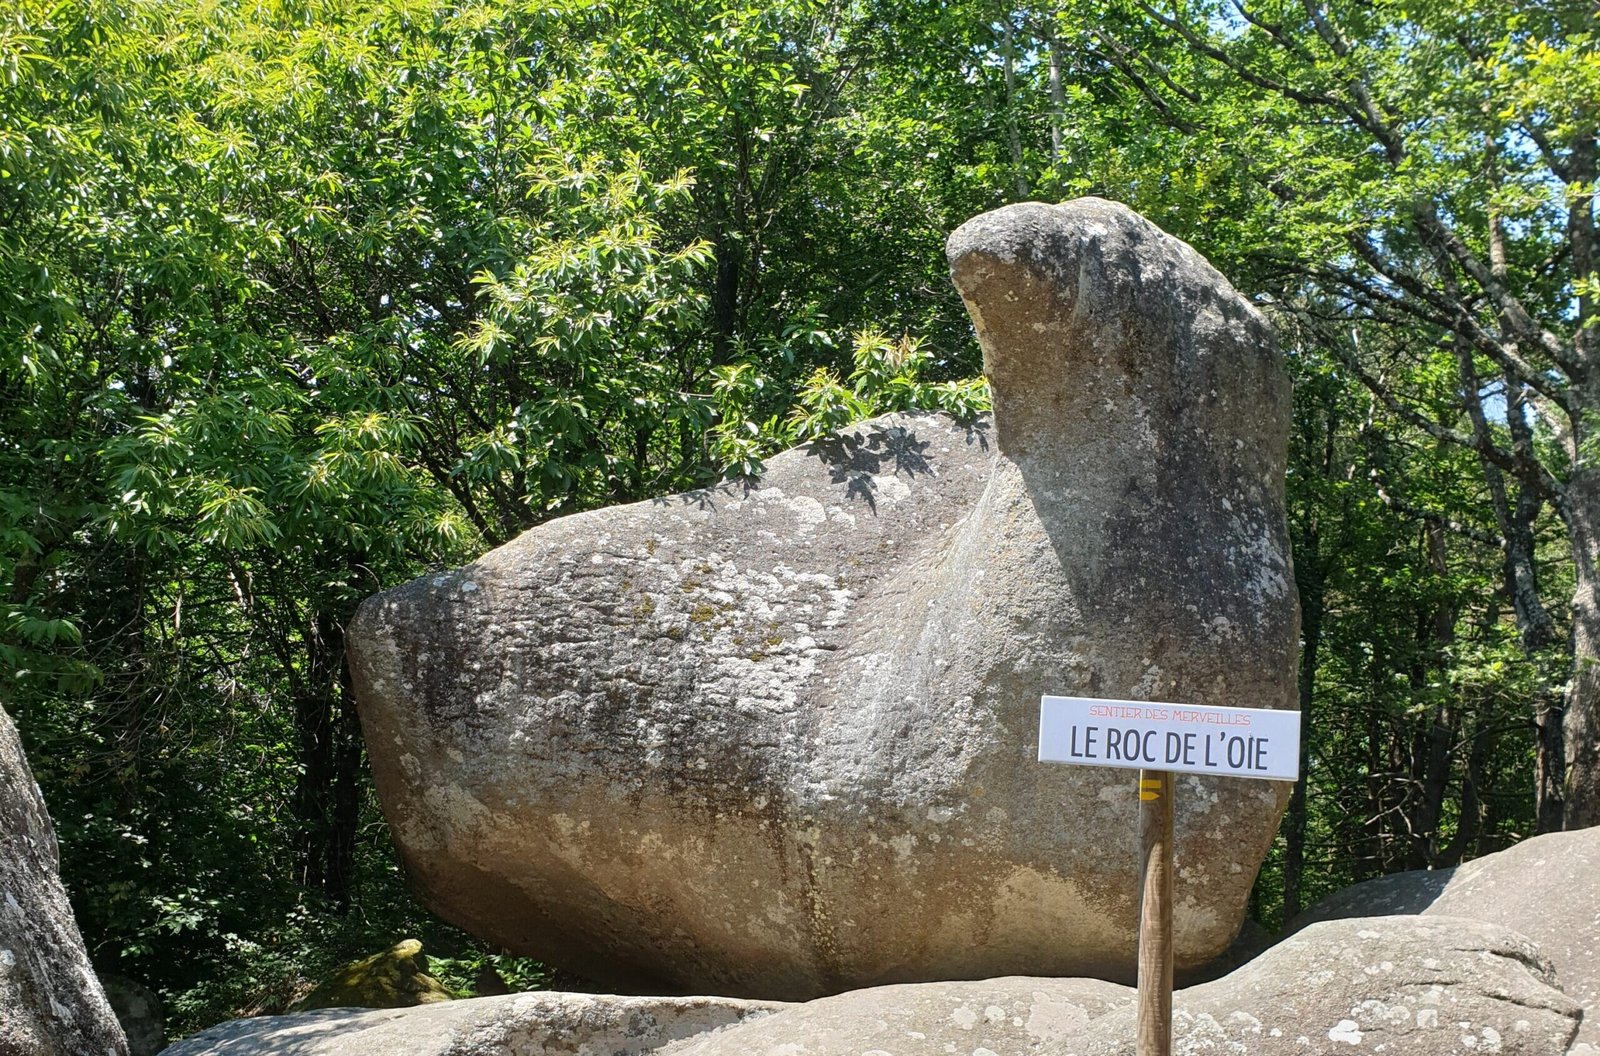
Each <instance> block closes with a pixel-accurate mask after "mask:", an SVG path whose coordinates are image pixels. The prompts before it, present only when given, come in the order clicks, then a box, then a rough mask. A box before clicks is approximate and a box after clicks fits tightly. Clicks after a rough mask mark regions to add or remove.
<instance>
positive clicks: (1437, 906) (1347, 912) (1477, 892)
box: [1290, 828, 1600, 1052]
mask: <svg viewBox="0 0 1600 1056" xmlns="http://www.w3.org/2000/svg"><path fill="white" fill-rule="evenodd" d="M1380 913H1424V914H1428V915H1441V916H1450V917H1470V918H1471V919H1473V920H1482V921H1488V922H1489V923H1491V924H1500V925H1503V926H1505V927H1508V928H1512V929H1514V930H1516V931H1519V932H1521V933H1522V934H1524V935H1526V936H1527V937H1528V938H1530V939H1532V940H1533V941H1534V942H1535V943H1536V944H1537V945H1538V947H1539V952H1540V953H1541V954H1542V955H1543V956H1545V957H1547V958H1549V960H1550V963H1551V964H1552V965H1554V966H1555V972H1556V979H1557V980H1558V982H1559V984H1560V986H1561V989H1562V990H1564V991H1565V992H1566V994H1567V995H1568V996H1569V997H1571V998H1572V999H1574V1000H1575V1001H1577V1002H1578V1004H1580V1005H1582V1006H1583V1008H1584V1009H1585V1014H1584V1021H1583V1027H1582V1029H1581V1030H1580V1031H1579V1033H1578V1040H1579V1042H1580V1043H1582V1044H1585V1045H1589V1046H1593V1047H1594V1048H1591V1050H1590V1051H1591V1052H1596V1051H1600V828H1592V829H1580V830H1578V831H1576V832H1553V833H1549V834H1547V835H1544V836H1535V837H1533V838H1532V839H1529V840H1524V841H1522V842H1521V843H1519V844H1516V845H1515V846H1512V847H1508V848H1506V849H1505V850H1503V851H1497V852H1495V853H1494V854H1488V855H1485V856H1483V857H1482V858H1477V859H1474V860H1473V861H1470V862H1467V863H1466V864H1465V865H1462V866H1459V867H1457V868H1455V869H1439V870H1431V871H1429V870H1418V871H1416V872H1409V873H1395V874H1392V875H1390V876H1385V877H1380V878H1378V879H1376V880H1369V881H1367V882H1366V883H1361V884H1354V885H1352V886H1350V887H1347V888H1345V889H1344V890H1342V891H1337V892H1335V893H1334V894H1332V895H1329V896H1328V897H1327V898H1324V899H1322V900H1321V901H1319V902H1317V903H1315V904H1314V905H1312V906H1310V907H1309V908H1308V909H1307V910H1306V911H1305V912H1304V913H1302V914H1301V915H1300V916H1299V917H1297V918H1295V920H1294V921H1292V922H1291V923H1290V927H1291V929H1293V930H1298V929H1300V928H1303V927H1306V926H1307V925H1309V924H1312V923H1315V922H1317V921H1322V920H1333V919H1338V918H1341V917H1350V916H1372V915H1375V914H1380Z"/></svg>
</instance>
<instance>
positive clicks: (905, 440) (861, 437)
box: [805, 418, 990, 514]
mask: <svg viewBox="0 0 1600 1056" xmlns="http://www.w3.org/2000/svg"><path fill="white" fill-rule="evenodd" d="M965 424H966V438H967V443H968V444H977V445H978V446H979V447H980V448H981V449H983V450H985V451H987V450H988V449H989V427H990V423H989V419H987V418H979V419H974V420H973V421H971V422H968V423H965ZM930 446H931V443H930V442H929V441H927V440H923V439H921V438H919V437H918V436H917V433H916V430H915V427H908V426H904V425H891V426H883V425H875V426H874V427H873V428H872V429H871V430H868V431H865V432H852V433H844V434H842V435H840V436H833V437H827V438H825V439H822V440H817V441H813V442H812V443H811V444H809V445H807V447H806V448H805V451H806V454H808V455H810V456H811V457H813V458H817V459H820V460H821V461H822V462H823V463H824V464H826V465H827V466H828V467H829V469H830V470H831V476H830V478H829V482H830V483H832V484H841V485H843V486H844V497H845V499H846V500H849V501H860V502H865V503H866V504H867V508H868V509H869V510H871V511H872V512H873V513H874V514H876V513H877V512H878V500H877V493H878V482H877V478H878V477H880V476H882V475H883V474H885V473H890V474H892V475H893V476H896V477H900V476H904V477H913V478H914V477H919V476H937V475H938V473H937V471H936V470H935V469H934V463H933V459H931V458H930V457H929V454H928V448H929V447H930Z"/></svg>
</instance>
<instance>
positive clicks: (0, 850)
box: [0, 709, 128, 1056]
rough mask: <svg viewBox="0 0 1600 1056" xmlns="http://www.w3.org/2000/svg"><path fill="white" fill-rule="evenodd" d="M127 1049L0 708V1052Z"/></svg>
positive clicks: (27, 1054) (88, 1055)
mask: <svg viewBox="0 0 1600 1056" xmlns="http://www.w3.org/2000/svg"><path fill="white" fill-rule="evenodd" d="M127 1051H128V1043H127V1040H126V1039H125V1038H124V1037H123V1035H122V1028H121V1027H120V1026H118V1025H117V1018H116V1016H115V1015H113V1014H112V1012H111V1006H110V1005H109V1004H108V1003H107V1002H106V995H105V992H104V991H103V990H101V988H100V982H99V980H98V979H96V978H95V974H94V969H92V968H91V967H90V966H89V956H88V954H87V953H86V952H85V951H84V948H83V937H82V936H81V935H79V934H78V924H77V921H76V920H74V919H73V916H72V906H71V905H70V904H69V903H68V902H67V893H66V892H65V891H64V890H62V887H61V878H60V875H59V873H58V871H57V852H56V835H55V829H54V827H52V826H51V824H50V815H49V814H48V813H47V812H46V811H45V806H44V800H43V799H42V798H41V797H40V795H39V786H38V785H37V784H36V783H35V782H34V780H33V771H32V770H30V769H29V768H28V760H27V759H25V758H24V757H23V755H22V744H21V742H20V741H18V739H17V729H16V727H15V726H13V725H12V724H11V716H9V715H7V714H6V713H5V711H4V710H3V709H0V1053H4V1054H5V1056H106V1054H116V1056H124V1054H126V1053H127Z"/></svg>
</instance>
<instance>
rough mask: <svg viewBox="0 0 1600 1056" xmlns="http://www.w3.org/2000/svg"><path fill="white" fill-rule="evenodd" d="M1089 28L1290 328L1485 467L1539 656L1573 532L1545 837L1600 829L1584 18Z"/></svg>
mask: <svg viewBox="0 0 1600 1056" xmlns="http://www.w3.org/2000/svg"><path fill="white" fill-rule="evenodd" d="M1076 14H1077V18H1076V20H1075V21H1074V22H1073V25H1074V26H1075V28H1076V29H1077V31H1078V33H1079V35H1080V39H1082V40H1084V41H1085V47H1086V48H1087V49H1089V50H1090V51H1091V52H1093V53H1097V54H1099V55H1101V56H1102V57H1103V58H1104V61H1105V64H1106V69H1107V72H1108V74H1111V75H1114V76H1116V77H1117V78H1119V79H1121V80H1122V81H1123V82H1124V83H1127V84H1130V85H1132V86H1133V89H1134V90H1136V91H1137V93H1138V94H1139V96H1140V98H1142V99H1143V100H1144V102H1145V105H1146V108H1147V112H1149V113H1150V114H1151V115H1152V116H1153V117H1154V118H1155V119H1156V120H1158V121H1160V122H1161V123H1162V124H1163V125H1164V126H1165V127H1166V128H1167V129H1168V130H1169V131H1170V132H1173V133H1177V134H1180V135H1181V137H1182V140H1181V142H1182V150H1183V151H1184V153H1185V154H1187V155H1189V156H1190V157H1194V158H1198V159H1201V160H1200V163H1201V164H1205V163H1207V162H1209V163H1210V167H1211V168H1212V171H1216V167H1217V166H1219V165H1226V166H1227V167H1228V169H1229V170H1231V174H1232V175H1231V179H1230V180H1228V181H1227V182H1228V183H1229V184H1230V185H1231V187H1232V190H1231V191H1230V192H1226V193H1227V194H1228V195H1229V197H1231V198H1232V199H1233V200H1234V201H1235V202H1236V203H1237V202H1243V203H1248V204H1249V206H1250V208H1248V209H1246V210H1243V211H1242V215H1247V216H1249V217H1251V218H1252V219H1251V222H1250V225H1249V228H1248V229H1246V230H1240V227H1239V225H1237V224H1234V225H1230V230H1231V231H1233V232H1237V233H1239V234H1242V235H1244V238H1243V239H1242V240H1241V241H1240V242H1239V243H1237V244H1236V245H1235V247H1234V248H1233V250H1232V252H1233V253H1234V254H1235V255H1240V254H1241V251H1243V252H1242V255H1243V256H1245V257H1246V258H1248V259H1249V260H1250V261H1251V264H1250V271H1249V273H1251V274H1253V275H1254V277H1255V281H1257V282H1258V283H1259V284H1260V286H1261V288H1263V289H1264V290H1268V291H1271V292H1272V293H1273V294H1274V298H1275V300H1276V302H1277V305H1278V307H1279V309H1280V310H1281V311H1284V312H1290V313H1297V314H1299V315H1300V316H1301V317H1302V319H1303V320H1304V321H1305V322H1306V323H1307V324H1313V323H1314V324H1316V325H1317V326H1318V328H1319V330H1318V332H1319V333H1320V334H1321V339H1322V341H1323V342H1324V344H1325V345H1326V347H1327V348H1328V349H1330V350H1333V351H1335V352H1337V353H1338V354H1339V355H1340V356H1341V357H1342V362H1343V363H1344V364H1345V365H1346V367H1347V368H1348V369H1349V370H1350V371H1351V372H1352V376H1353V377H1355V378H1356V379H1358V380H1359V381H1360V382H1361V383H1362V384H1363V385H1364V386H1366V387H1367V389H1368V390H1369V391H1371V392H1372V393H1373V394H1374V395H1375V396H1376V397H1377V399H1378V400H1379V401H1380V402H1381V403H1382V404H1383V406H1384V408H1385V409H1386V410H1387V412H1388V413H1391V414H1393V415H1395V416H1397V417H1398V418H1399V419H1400V420H1402V421H1404V422H1405V423H1406V424H1407V425H1408V426H1409V427H1410V428H1411V429H1414V430H1416V431H1417V432H1419V433H1421V434H1423V435H1426V436H1428V437H1430V438H1433V439H1435V440H1437V441H1439V442H1442V443H1446V444H1450V445H1454V446H1457V447H1461V448H1464V449H1466V450H1468V451H1471V452H1472V453H1473V454H1474V456H1475V457H1476V458H1477V459H1478V461H1479V467H1480V472H1481V473H1482V475H1483V479H1484V483H1485V486H1486V489H1487V498H1488V500H1489V504H1490V508H1491V509H1492V511H1493V514H1494V519H1495V527H1494V530H1495V533H1496V535H1497V538H1498V543H1499V546H1500V547H1501V549H1502V552H1503V555H1504V575H1505V579H1506V590H1507V592H1508V594H1509V597H1510V599H1511V601H1512V603H1513V609H1514V613H1515V616H1516V619H1517V622H1518V628H1519V631H1520V633H1521V636H1522V640H1523V643H1524V645H1525V646H1526V648H1527V649H1528V650H1529V651H1530V653H1533V654H1538V653H1540V652H1541V651H1542V650H1543V649H1544V648H1545V646H1546V645H1547V643H1548V642H1549V640H1550V639H1551V638H1552V636H1553V635H1554V634H1555V633H1556V630H1555V629H1556V624H1557V621H1556V620H1554V619H1553V618H1552V616H1551V614H1550V612H1549V609H1548V606H1547V604H1546V602H1545V600H1544V592H1543V591H1542V590H1541V584H1540V583H1539V577H1540V570H1539V560H1538V555H1537V554H1536V553H1535V551H1534V547H1533V538H1534V534H1535V533H1534V528H1535V524H1536V521H1537V517H1538V514H1539V512H1540V510H1541V509H1544V508H1548V509H1550V510H1552V511H1553V512H1554V513H1555V515H1556V516H1557V517H1559V518H1560V520H1561V523H1562V525H1563V526H1564V528H1565V531H1566V535H1567V540H1568V544H1569V552H1570V555H1571V560H1572V567H1573V569H1574V581H1573V589H1572V595H1571V606H1570V645H1571V651H1572V652H1571V655H1572V660H1571V671H1570V677H1569V679H1568V680H1567V684H1566V688H1565V695H1564V701H1561V702H1558V700H1557V699H1556V694H1555V693H1536V694H1535V704H1534V709H1535V722H1536V724H1537V726H1538V729H1539V741H1538V745H1539V748H1538V759H1539V763H1538V769H1539V772H1540V774H1541V777H1540V780H1539V785H1538V791H1539V798H1540V806H1539V816H1540V819H1541V826H1542V827H1543V828H1552V827H1556V826H1558V825H1559V824H1560V823H1561V819H1562V818H1563V815H1564V819H1565V824H1566V825H1568V826H1572V827H1578V826H1585V825H1592V824H1596V823H1600V673H1597V672H1600V669H1597V667H1596V663H1597V659H1600V657H1597V651H1600V601H1597V594H1596V591H1597V588H1600V581H1597V579H1596V573H1597V569H1596V560H1597V556H1600V549H1597V548H1600V539H1597V536H1596V532H1597V517H1600V481H1597V479H1596V477H1595V471H1594V469H1593V468H1592V467H1591V465H1590V461H1591V459H1590V458H1589V455H1588V454H1587V452H1588V451H1589V450H1590V449H1591V448H1592V447H1593V444H1594V440H1593V439H1592V435H1593V432H1594V429H1595V424H1594V423H1595V415H1596V410H1597V402H1596V401H1597V400H1600V359H1597V353H1600V336H1597V335H1600V330H1597V329H1596V322H1597V321H1596V303H1597V302H1596V292H1597V291H1596V287H1595V282H1594V271H1595V266H1596V264H1595V218H1594V208H1593V194H1594V178H1595V166H1596V161H1595V159H1596V129H1597V125H1600V60H1597V57H1596V52H1595V49H1594V48H1593V46H1592V43H1593V27H1592V21H1591V19H1592V11H1591V10H1590V5H1588V4H1585V3H1577V2H1565V3H1556V4H1549V3H1538V4H1532V3H1510V4H1502V3H1467V4H1444V3H1426V4H1413V5H1399V4H1391V3H1382V4H1355V3H1351V4H1341V3H1334V4H1323V3H1316V2H1312V0H1272V2H1252V3H1243V2H1236V0H1228V2H1225V3H1214V4H1204V5H1199V6H1195V5H1183V6H1179V7H1173V6H1167V5H1157V4H1153V3H1145V2H1143V0H1133V2H1132V3H1127V4H1120V3H1119V4H1113V5H1110V6H1109V7H1107V8H1105V9H1097V10H1095V11H1094V12H1093V13H1092V14H1091V13H1089V12H1087V11H1083V10H1081V9H1079V10H1078V11H1077V12H1076ZM1211 237H1215V236H1210V237H1208V238H1206V239H1204V240H1203V241H1204V242H1209V241H1210V239H1211ZM1313 293H1315V294H1316V295H1317V296H1315V297H1311V296H1310V294H1313ZM1313 305H1314V306H1313ZM1379 331H1388V332H1389V333H1391V334H1392V335H1404V336H1403V338H1399V337H1391V338H1389V339H1384V338H1382V337H1379V336H1378V333H1379ZM1439 356H1443V357H1445V359H1446V360H1447V361H1449V362H1452V363H1453V364H1454V373H1455V375H1456V379H1455V385H1456V389H1455V398H1454V402H1453V406H1452V410H1451V412H1450V413H1449V414H1447V415H1444V416H1442V417H1441V416H1439V415H1437V414H1435V413H1432V408H1430V407H1429V406H1428V403H1427V399H1426V393H1425V391H1424V389H1423V388H1422V387H1420V386H1419V384H1418V382H1417V380H1416V379H1419V378H1426V377H1427V376H1428V375H1429V372H1430V371H1431V369H1432V367H1433V366H1434V364H1436V363H1437V362H1438V358H1437V357H1439ZM1546 589H1547V588H1546ZM1563 713H1564V719H1563ZM1561 774H1564V775H1565V780H1564V782H1562V781H1561V780H1560V779H1559V777H1558V775H1561Z"/></svg>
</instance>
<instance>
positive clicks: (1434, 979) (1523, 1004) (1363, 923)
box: [1048, 916, 1582, 1056]
mask: <svg viewBox="0 0 1600 1056" xmlns="http://www.w3.org/2000/svg"><path fill="white" fill-rule="evenodd" d="M1555 983H1556V977H1555V972H1554V970H1553V969H1552V968H1551V966H1550V962H1549V961H1547V960H1546V959H1544V958H1543V957H1542V956H1540V954H1539V950H1538V948H1537V947H1536V946H1535V945H1534V944H1533V943H1532V942H1530V941H1529V940H1528V939H1527V938H1525V937H1523V936H1521V935H1519V934H1517V933H1516V932H1514V931H1511V930H1510V929H1508V928H1503V927H1499V926H1497V925H1494V924H1486V923H1484V922H1482V921H1476V920H1465V919H1462V918H1459V917H1434V916H1427V917H1419V916H1395V917H1359V918H1353V919H1349V920H1339V921H1328V922H1325V923H1321V924H1313V925H1311V926H1310V927H1308V928H1306V929H1305V930H1304V931H1302V932H1300V933H1298V934H1296V935H1294V936H1293V937H1291V938H1288V939H1285V940H1284V941H1283V942H1280V943H1279V944H1278V945H1276V946H1274V947H1272V949H1270V950H1268V951H1267V952H1266V953H1264V954H1262V955H1261V956H1260V957H1258V958H1256V959H1255V960H1254V961H1251V962H1250V963H1249V964H1247V965H1245V966H1244V967H1243V968H1240V969H1239V970H1237V971H1235V972H1233V973H1232V974H1230V975H1227V976H1224V977H1223V978H1221V979H1218V980H1216V981H1214V982H1210V983H1203V984H1201V985H1200V986H1195V987H1190V988H1189V989H1187V990H1181V991H1179V992H1178V993H1177V994H1175V995H1174V997H1173V1032H1172V1033H1173V1047H1172V1051H1173V1053H1174V1056H1213V1054H1216V1053H1248V1054H1249V1056H1304V1054H1306V1053H1319V1054H1324V1053H1341V1052H1349V1053H1352V1054H1353V1053H1362V1052H1367V1053H1383V1054H1385V1056H1443V1054H1446V1053H1460V1054H1463V1056H1465V1054H1468V1053H1471V1054H1482V1053H1499V1054H1501V1056H1513V1054H1515V1056H1562V1054H1563V1053H1565V1052H1567V1051H1568V1046H1569V1045H1571V1044H1572V1041H1573V1038H1574V1037H1575V1035H1576V1034H1577V1030H1578V1021H1579V1018H1580V1016H1581V1015H1582V1012H1581V1010H1580V1009H1579V1007H1578V1005H1577V1003H1576V1002H1574V1001H1573V1000H1572V999H1571V998H1570V997H1568V996H1567V995H1566V994H1563V993H1562V992H1561V991H1560V990H1559V989H1557V988H1556V985H1555ZM1134 1028H1135V1016H1134V1010H1133V1009H1132V1008H1123V1009H1118V1010H1116V1011H1113V1012H1110V1013H1108V1014H1106V1015H1105V1016H1102V1017H1100V1018H1099V1019H1096V1020H1094V1021H1093V1022H1092V1023H1090V1024H1089V1025H1088V1027H1087V1028H1085V1029H1084V1030H1083V1031H1082V1032H1080V1033H1078V1034H1077V1035H1074V1036H1073V1037H1070V1038H1068V1039H1066V1040H1065V1041H1063V1042H1061V1043H1060V1044H1058V1045H1056V1046H1055V1047H1052V1048H1050V1049H1049V1050H1048V1051H1049V1052H1050V1054H1051V1056H1133V1053H1134V1051H1135V1046H1134V1037H1135V1034H1134Z"/></svg>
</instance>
